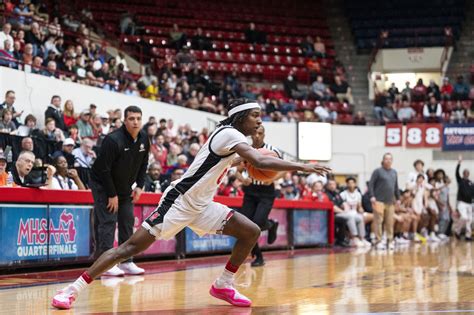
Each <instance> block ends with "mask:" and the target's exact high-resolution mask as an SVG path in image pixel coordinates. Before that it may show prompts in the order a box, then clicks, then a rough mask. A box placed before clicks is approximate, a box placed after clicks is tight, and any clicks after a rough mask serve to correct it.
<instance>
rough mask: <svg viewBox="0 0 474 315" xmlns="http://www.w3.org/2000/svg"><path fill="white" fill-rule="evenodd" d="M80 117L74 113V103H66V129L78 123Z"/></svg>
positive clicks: (64, 114)
mask: <svg viewBox="0 0 474 315" xmlns="http://www.w3.org/2000/svg"><path fill="white" fill-rule="evenodd" d="M78 118H79V117H78V115H77V114H76V113H75V112H74V103H73V102H72V101H71V100H67V101H66V103H64V111H63V120H64V125H65V126H66V128H69V127H70V126H72V125H75V124H76V123H77V119H78Z"/></svg>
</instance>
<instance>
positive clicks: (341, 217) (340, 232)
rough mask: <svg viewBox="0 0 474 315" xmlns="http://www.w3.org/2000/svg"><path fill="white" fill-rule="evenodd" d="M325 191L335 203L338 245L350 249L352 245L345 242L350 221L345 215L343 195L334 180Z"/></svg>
mask: <svg viewBox="0 0 474 315" xmlns="http://www.w3.org/2000/svg"><path fill="white" fill-rule="evenodd" d="M325 191H326V194H327V196H328V197H329V200H330V201H331V202H332V203H333V210H334V223H335V228H336V245H339V246H341V247H349V246H351V244H349V243H348V242H346V241H345V238H346V226H347V224H348V221H349V220H348V218H347V215H346V214H345V213H344V209H343V203H344V200H342V198H341V195H340V194H339V192H338V191H337V184H336V181H335V180H334V179H330V180H328V182H327V185H326V190H325ZM351 224H352V223H351Z"/></svg>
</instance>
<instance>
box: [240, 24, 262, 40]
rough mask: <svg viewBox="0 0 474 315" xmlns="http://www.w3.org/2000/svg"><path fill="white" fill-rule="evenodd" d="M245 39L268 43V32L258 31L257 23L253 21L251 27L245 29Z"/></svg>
mask: <svg viewBox="0 0 474 315" xmlns="http://www.w3.org/2000/svg"><path fill="white" fill-rule="evenodd" d="M244 34H245V40H246V41H247V42H248V43H250V44H266V43H267V34H266V33H265V32H261V31H257V30H256V28H255V23H253V22H251V23H250V24H249V28H248V29H246V30H245V31H244Z"/></svg>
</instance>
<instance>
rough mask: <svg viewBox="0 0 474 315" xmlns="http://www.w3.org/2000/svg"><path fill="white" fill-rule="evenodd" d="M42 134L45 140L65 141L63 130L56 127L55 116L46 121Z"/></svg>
mask: <svg viewBox="0 0 474 315" xmlns="http://www.w3.org/2000/svg"><path fill="white" fill-rule="evenodd" d="M41 135H42V136H43V137H44V139H45V140H48V141H55V142H61V141H64V134H63V131H62V130H61V129H59V128H56V122H55V121H54V119H53V118H51V117H50V118H47V119H46V121H45V127H44V129H43V130H42V132H41Z"/></svg>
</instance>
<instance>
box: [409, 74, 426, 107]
mask: <svg viewBox="0 0 474 315" xmlns="http://www.w3.org/2000/svg"><path fill="white" fill-rule="evenodd" d="M426 92H427V88H426V86H425V85H424V84H423V79H418V81H417V82H416V85H415V87H414V88H413V90H412V100H413V101H415V102H420V101H424V100H425V98H426Z"/></svg>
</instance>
